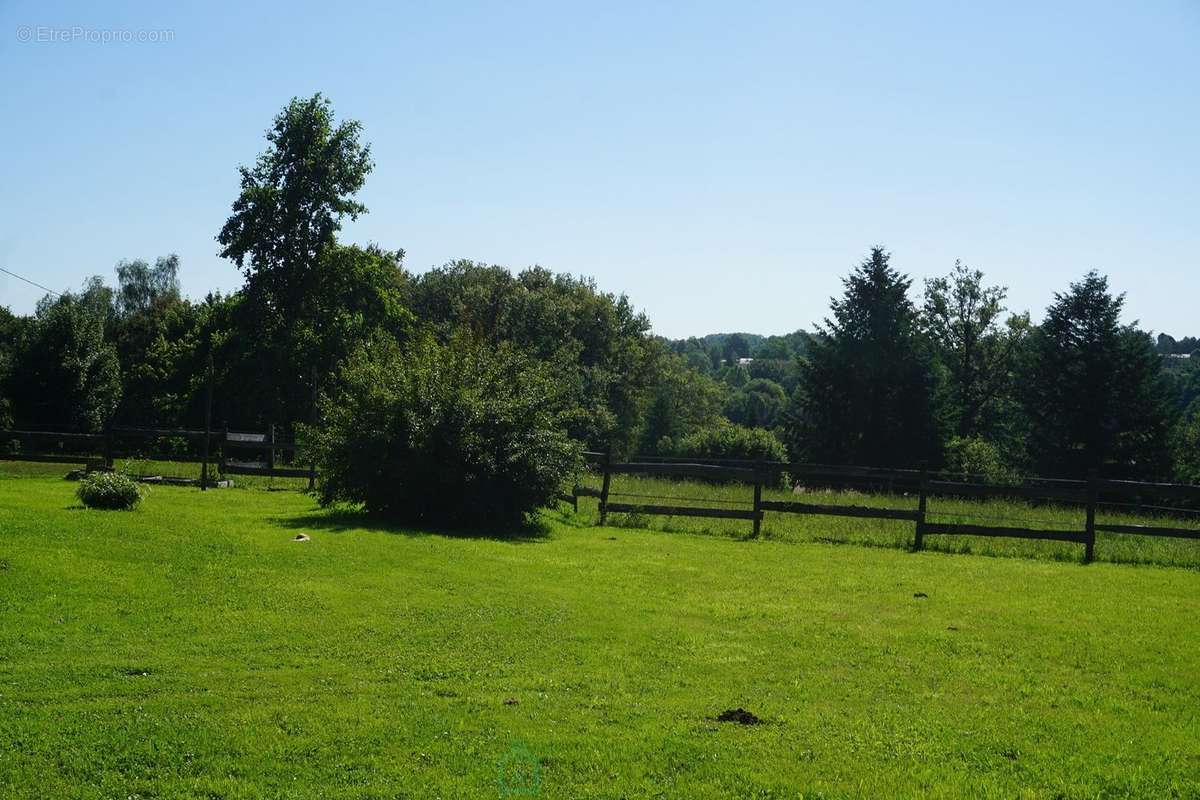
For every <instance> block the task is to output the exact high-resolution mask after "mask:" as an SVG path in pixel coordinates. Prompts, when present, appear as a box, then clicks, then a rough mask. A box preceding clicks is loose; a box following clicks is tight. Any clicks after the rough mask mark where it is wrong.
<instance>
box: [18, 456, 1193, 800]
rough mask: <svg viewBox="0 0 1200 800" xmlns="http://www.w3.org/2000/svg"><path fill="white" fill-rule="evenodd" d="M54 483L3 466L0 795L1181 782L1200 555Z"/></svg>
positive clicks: (821, 791)
mask: <svg viewBox="0 0 1200 800" xmlns="http://www.w3.org/2000/svg"><path fill="white" fill-rule="evenodd" d="M0 468H5V469H8V468H7V467H6V466H4V465H0ZM73 489H74V485H73V484H71V483H68V482H65V481H63V480H61V479H60V478H56V477H51V476H48V475H46V474H44V473H39V472H37V471H29V470H27V471H21V470H15V469H8V471H6V472H5V473H3V476H2V477H0V796H2V797H4V798H50V797H52V798H60V797H61V798H74V797H80V798H175V797H194V798H259V797H261V798H308V797H326V798H343V797H345V798H392V797H412V798H436V797H441V798H456V797H464V798H476V797H505V796H508V797H513V796H516V797H521V796H537V797H546V798H590V797H596V798H600V797H604V798H619V797H627V798H641V797H664V798H668V797H669V798H725V797H744V798H777V797H778V798H783V797H827V798H840V797H865V798H900V797H935V798H936V797H972V798H975V797H981V798H1022V797H1029V798H1034V797H1038V798H1041V797H1045V798H1056V797H1061V798H1115V797H1153V798H1163V797H1181V798H1197V797H1200V672H1198V668H1197V665H1198V664H1200V614H1198V613H1197V597H1198V596H1200V572H1197V571H1196V570H1194V569H1187V568H1179V567H1165V566H1147V565H1135V564H1114V563H1094V564H1091V565H1087V566H1083V565H1080V564H1077V563H1073V562H1071V561H1066V560H1063V561H1057V560H1053V559H1026V558H989V557H981V556H978V555H953V554H947V553H943V552H924V553H907V552H904V551H903V550H901V549H895V548H884V547H851V546H843V547H835V546H830V545H829V544H826V543H821V542H816V541H809V540H808V539H806V538H804V537H790V538H789V537H788V536H785V535H782V534H780V535H777V536H776V537H775V538H771V537H770V536H768V537H767V538H765V539H762V540H757V541H739V540H737V539H735V538H732V537H729V536H712V535H696V534H694V533H686V532H676V533H663V532H652V531H646V530H641V529H633V528H625V527H620V528H616V527H610V528H597V527H595V526H594V525H593V524H592V521H591V520H592V512H591V511H590V510H588V509H586V508H585V509H584V510H583V511H581V513H580V514H578V515H574V514H572V513H570V512H569V511H568V510H566V506H564V507H562V508H561V509H560V510H557V511H553V512H549V513H547V514H546V515H545V518H544V520H543V523H542V525H541V526H540V527H538V528H536V529H533V530H529V531H518V532H506V531H489V532H487V533H486V534H480V535H477V536H448V535H441V534H436V533H427V532H417V531H408V530H398V529H390V528H387V527H380V526H376V525H373V524H372V523H370V522H369V521H367V520H365V519H363V518H362V517H360V516H358V515H355V514H350V513H345V512H341V513H338V512H323V511H320V510H318V509H317V508H316V507H315V506H314V503H313V501H312V500H311V499H310V498H309V497H307V496H306V495H304V494H301V493H298V492H294V491H267V490H265V489H264V488H240V489H238V488H235V489H221V490H214V491H209V492H206V493H200V492H198V491H196V490H194V489H186V488H173V487H155V488H153V489H152V491H151V493H150V495H149V496H148V498H147V499H146V501H145V502H144V504H143V505H142V507H141V508H140V509H139V510H137V511H135V512H132V513H120V512H96V511H88V510H84V509H82V508H80V507H78V506H77V504H76V502H75V500H74V497H73V494H72V492H73ZM768 519H770V518H768ZM839 524H841V522H839ZM768 529H769V525H768ZM298 533H305V534H307V535H308V536H309V537H311V541H308V542H293V541H292V539H293V537H295V536H296V535H297V534H298ZM1193 544H1195V543H1193ZM1097 550H1098V554H1099V553H1100V548H1099V546H1098V548H1097ZM738 707H743V708H745V709H747V710H749V711H751V712H753V713H754V714H755V715H757V716H758V717H760V718H761V719H762V724H760V725H753V726H742V725H738V724H735V723H725V722H718V721H716V719H715V718H716V717H717V716H718V715H719V714H720V713H721V712H723V711H725V710H727V709H734V708H738ZM516 772H521V774H514V773H516ZM526 790H527V791H526ZM522 792H525V793H522Z"/></svg>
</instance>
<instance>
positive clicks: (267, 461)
mask: <svg viewBox="0 0 1200 800" xmlns="http://www.w3.org/2000/svg"><path fill="white" fill-rule="evenodd" d="M181 439H182V440H184V441H186V442H187V444H188V445H189V448H190V449H191V452H171V451H169V450H168V451H167V452H163V451H162V449H161V448H162V446H163V443H165V442H170V441H171V440H176V441H177V440H181ZM134 443H137V444H139V445H141V446H140V447H137V446H133V445H134ZM155 445H158V446H159V448H160V449H159V450H154V449H153V448H154V446H155ZM170 446H172V447H173V446H175V445H170ZM197 450H198V451H199V452H198V453H197V452H196V451H197ZM299 451H300V446H299V445H298V444H297V443H296V442H292V441H282V440H280V439H278V438H277V437H276V436H275V429H274V426H271V428H269V429H268V430H267V431H266V432H265V433H263V432H257V431H231V430H228V429H222V430H215V429H211V428H209V429H203V430H202V429H194V428H148V427H140V426H112V427H109V428H107V429H106V430H105V431H104V432H103V433H82V432H77V431H51V430H0V461H28V462H34V463H53V464H75V465H78V466H79V467H81V468H83V469H86V470H96V469H112V467H113V463H114V461H115V460H116V459H119V458H120V459H136V460H138V461H152V462H170V461H175V462H180V463H190V464H200V465H201V474H200V480H199V486H200V488H201V489H207V488H208V486H209V485H211V480H210V477H209V466H210V465H212V466H213V467H215V468H216V470H217V473H218V474H220V475H255V476H263V477H271V478H307V479H308V482H309V489H312V488H313V487H314V485H315V480H316V469H315V467H314V466H312V465H308V466H300V465H298V464H296V463H295V461H296V457H297V454H298V453H299ZM280 455H283V456H285V459H284V463H279V461H278V456H280Z"/></svg>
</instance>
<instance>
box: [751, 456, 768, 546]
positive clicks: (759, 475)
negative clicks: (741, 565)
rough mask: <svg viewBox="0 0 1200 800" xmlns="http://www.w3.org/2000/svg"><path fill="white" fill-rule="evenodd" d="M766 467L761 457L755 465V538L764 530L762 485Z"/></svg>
mask: <svg viewBox="0 0 1200 800" xmlns="http://www.w3.org/2000/svg"><path fill="white" fill-rule="evenodd" d="M765 469H766V467H764V466H763V463H762V460H761V459H760V460H759V462H758V463H757V464H755V465H754V538H755V539H757V538H758V535H759V534H760V533H761V532H762V518H763V512H762V485H763V471H764V470H765Z"/></svg>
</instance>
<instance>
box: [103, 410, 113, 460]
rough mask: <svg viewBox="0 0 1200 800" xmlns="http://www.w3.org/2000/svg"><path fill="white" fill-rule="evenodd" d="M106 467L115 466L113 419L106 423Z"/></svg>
mask: <svg viewBox="0 0 1200 800" xmlns="http://www.w3.org/2000/svg"><path fill="white" fill-rule="evenodd" d="M104 468H105V469H112V468H113V433H112V420H111V419H110V420H108V421H107V422H105V423H104Z"/></svg>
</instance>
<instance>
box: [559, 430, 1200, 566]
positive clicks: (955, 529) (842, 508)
mask: <svg viewBox="0 0 1200 800" xmlns="http://www.w3.org/2000/svg"><path fill="white" fill-rule="evenodd" d="M585 455H586V457H587V458H588V460H589V462H590V463H591V464H592V466H593V467H594V468H595V469H596V470H597V471H598V472H599V473H600V474H601V476H602V482H601V488H600V489H599V491H597V490H595V489H590V488H588V487H584V486H579V485H576V486H575V487H574V489H573V491H572V492H571V493H570V494H569V495H566V496H565V498H564V499H567V500H568V501H570V502H572V503H573V504H574V506H575V508H576V509H578V507H579V498H580V497H584V496H595V497H598V498H599V516H600V524H601V525H603V524H605V523H606V522H607V520H608V514H609V512H613V513H630V514H650V515H664V516H686V517H711V518H717V519H744V520H748V521H750V522H751V523H752V526H753V527H752V531H751V532H752V535H753V536H758V535H759V534H760V532H761V526H762V521H763V517H764V515H765V514H766V512H768V511H769V512H773V513H783V514H812V515H821V516H838V517H858V518H863V519H887V520H897V521H901V522H911V523H913V526H914V530H913V548H914V549H916V550H920V549H922V548H923V547H924V543H925V537H927V536H939V535H950V536H1000V537H1012V538H1019V539H1037V540H1053V541H1063V542H1073V543H1076V544H1081V545H1083V547H1084V561H1091V560H1092V559H1093V557H1094V556H1095V548H1096V533H1097V532H1098V531H1103V532H1105V533H1115V534H1131V535H1139V536H1164V537H1172V538H1180V539H1200V530H1196V529H1194V528H1183V527H1170V526H1164V525H1128V524H1109V523H1098V522H1097V521H1096V512H1097V507H1098V506H1100V505H1105V503H1102V502H1101V499H1102V498H1108V497H1122V498H1130V497H1133V498H1137V503H1130V504H1118V503H1112V504H1113V505H1129V506H1130V507H1131V508H1135V509H1136V508H1142V507H1143V504H1142V498H1143V497H1145V496H1171V497H1180V498H1184V499H1185V500H1187V501H1192V502H1194V501H1200V486H1192V485H1185V484H1165V483H1140V482H1136V481H1118V480H1101V479H1099V478H1098V477H1096V476H1095V475H1092V476H1091V477H1090V478H1089V479H1088V480H1086V481H1070V480H1056V479H1044V478H1032V479H1028V480H1026V481H1024V482H1022V483H1021V484H1018V485H1007V484H997V483H986V482H971V481H952V480H944V479H939V478H936V477H935V476H931V475H930V474H929V473H928V472H927V471H924V470H887V469H875V468H870V467H846V466H831V465H823V464H793V463H784V462H767V461H758V462H748V461H728V460H726V461H705V462H700V461H685V460H668V459H663V458H655V459H649V458H646V459H643V458H637V459H636V460H634V461H629V462H615V461H613V460H612V457H611V455H610V454H605V453H594V452H589V453H587V454H585ZM618 474H638V475H648V476H657V477H670V478H691V479H700V480H706V481H719V482H727V483H728V482H736V483H743V484H750V485H751V486H752V487H753V494H752V498H751V499H750V500H749V505H750V508H747V509H729V508H706V507H696V506H678V505H663V504H657V503H653V504H652V503H622V502H612V500H610V496H611V495H612V491H611V488H612V476H613V475H618ZM783 474H786V475H788V476H790V477H791V479H792V480H794V481H797V482H800V483H814V484H817V485H826V484H828V483H831V482H844V481H847V480H850V481H855V482H862V483H865V484H869V485H872V486H875V487H878V488H880V489H881V490H883V491H895V490H896V487H904V488H906V489H910V490H912V491H914V492H915V493H916V495H917V507H916V509H911V508H879V507H875V506H862V505H841V504H831V503H811V502H801V501H781V500H763V498H762V490H763V487H764V486H766V485H771V484H774V483H777V482H778V478H779V476H780V475H783ZM931 497H967V498H975V499H980V500H983V499H994V498H1006V499H1013V498H1018V499H1023V500H1026V501H1031V502H1042V501H1046V502H1055V503H1062V504H1068V505H1072V506H1077V507H1079V508H1080V509H1081V510H1082V512H1083V514H1082V516H1083V520H1082V525H1081V526H1080V528H1079V529H1077V530H1054V529H1044V528H1029V527H1021V526H1002V525H978V524H965V523H962V524H959V523H940V522H930V521H929V520H928V517H929V516H930V513H929V499H930V498H931ZM660 499H666V498H660ZM1146 508H1150V509H1153V508H1158V507H1156V506H1148V507H1146ZM1168 510H1176V511H1187V510H1189V509H1168Z"/></svg>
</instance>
